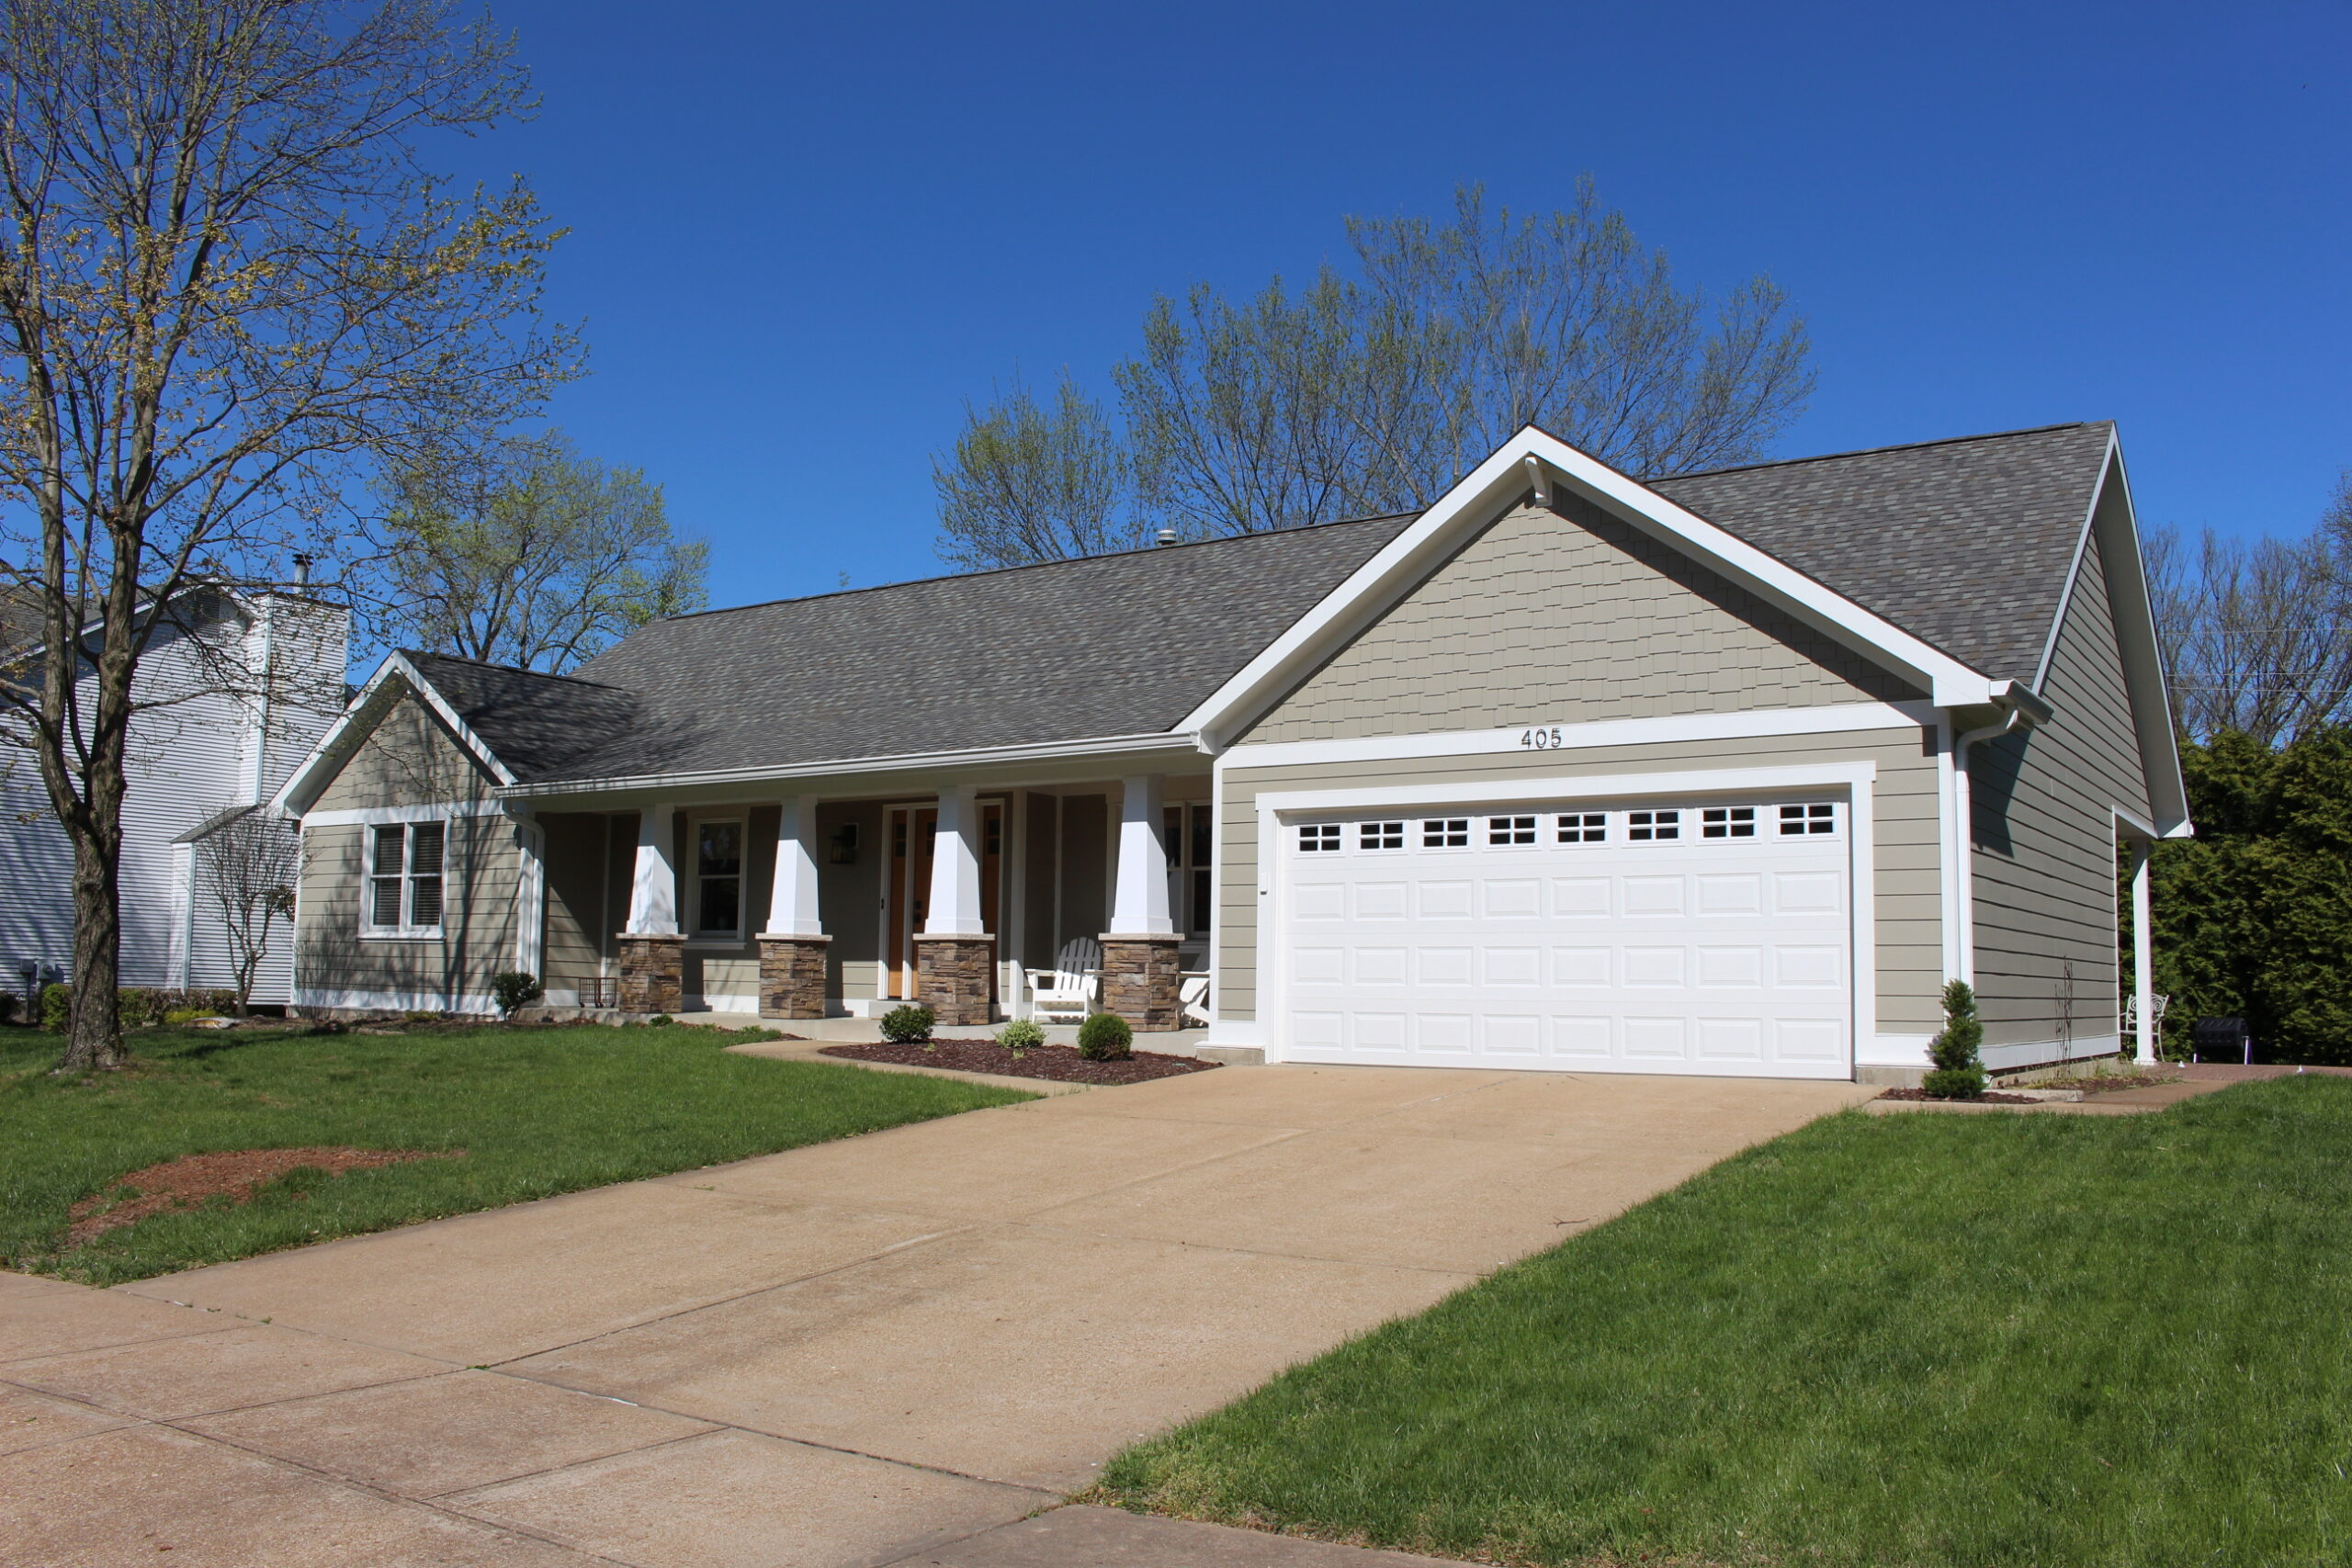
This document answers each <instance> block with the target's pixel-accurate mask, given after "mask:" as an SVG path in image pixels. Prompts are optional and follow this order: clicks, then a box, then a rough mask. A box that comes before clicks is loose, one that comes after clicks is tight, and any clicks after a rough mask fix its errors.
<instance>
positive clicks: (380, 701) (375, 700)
mask: <svg viewBox="0 0 2352 1568" xmlns="http://www.w3.org/2000/svg"><path fill="white" fill-rule="evenodd" d="M395 681H397V682H401V685H403V686H404V687H406V688H407V689H408V690H409V691H410V692H412V693H413V694H415V695H416V696H417V697H418V698H419V699H420V700H421V701H423V702H424V705H426V706H427V707H428V708H430V709H432V710H433V714H434V716H435V717H436V718H438V719H440V721H441V722H442V723H443V724H444V725H445V726H447V728H448V730H449V732H450V734H452V735H454V736H456V737H457V739H458V744H459V745H461V746H463V747H464V748H465V749H466V750H468V751H469V752H471V753H472V754H473V757H474V759H475V760H476V761H479V762H481V765H482V766H483V767H485V768H487V769H489V770H490V774H491V776H492V778H494V779H496V780H497V781H498V782H499V783H500V784H513V783H514V782H515V774H514V772H513V771H512V770H511V769H509V768H508V767H507V766H506V764H505V763H503V762H502V761H499V760H498V754H497V753H496V752H494V751H492V750H491V749H490V747H489V745H488V743H486V742H485V741H484V740H483V739H481V736H479V735H476V734H475V733H474V732H473V730H472V728H470V727H469V725H468V724H467V723H466V721H465V720H464V719H461V718H459V717H458V713H457V710H456V709H455V708H452V707H451V706H450V705H449V703H448V699H447V698H446V697H444V696H442V694H440V693H439V692H437V691H435V689H434V687H433V682H430V681H428V680H426V679H425V678H424V674H423V673H422V672H421V671H418V669H417V668H416V666H415V665H413V664H412V663H410V662H409V661H408V660H407V659H406V658H405V657H404V656H402V655H401V654H398V653H393V654H390V655H387V656H386V658H385V660H384V662H383V663H381V664H379V665H378V666H377V667H376V672H375V673H374V674H373V675H370V676H368V683H367V684H366V685H364V686H362V687H360V688H359V694H358V695H357V696H356V697H354V698H352V699H351V701H350V703H349V704H348V705H345V708H344V710H343V712H342V713H341V714H340V715H338V716H336V718H335V721H334V724H332V725H330V726H329V727H328V728H327V732H326V733H325V734H324V735H322V736H320V737H319V740H318V744H317V745H315V746H313V747H311V750H310V753H309V754H308V755H307V756H305V757H304V758H303V759H302V761H301V762H300V765H298V766H297V767H296V768H295V770H294V771H293V772H292V773H288V775H287V777H286V783H285V784H283V785H282V786H280V787H279V789H278V792H277V795H275V796H274V797H272V799H271V800H270V803H269V809H270V811H271V813H272V814H273V815H275V816H278V817H300V816H301V815H302V813H303V810H304V808H305V807H308V806H309V805H310V803H311V801H313V800H316V799H317V798H318V797H319V795H320V793H321V792H322V791H323V790H324V789H325V788H326V786H327V785H328V784H330V783H331V782H333V780H334V775H335V773H336V772H337V771H338V770H340V768H341V767H342V765H343V763H344V762H345V761H346V760H347V759H345V758H344V757H343V756H342V755H341V751H342V749H343V747H344V746H345V743H346V742H353V743H356V741H357V740H358V739H360V738H361V737H362V736H364V735H365V733H366V732H367V731H368V729H371V728H374V727H375V725H376V724H377V722H378V721H379V719H381V717H382V716H383V710H384V707H385V706H387V705H389V704H390V702H391V701H392V700H393V699H395V698H397V697H398V695H399V693H397V692H393V693H389V694H388V693H387V692H386V691H385V688H386V687H387V686H389V685H390V684H391V683H392V682H395Z"/></svg>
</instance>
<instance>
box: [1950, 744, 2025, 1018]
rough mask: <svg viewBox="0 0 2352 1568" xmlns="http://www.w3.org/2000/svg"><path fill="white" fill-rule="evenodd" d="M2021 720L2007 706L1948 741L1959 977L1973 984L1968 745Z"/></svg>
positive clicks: (1972, 853) (1973, 821)
mask: <svg viewBox="0 0 2352 1568" xmlns="http://www.w3.org/2000/svg"><path fill="white" fill-rule="evenodd" d="M2024 721H2025V710H2024V709H2022V708H2014V707H2013V708H2011V709H2009V711H2008V712H2007V713H2006V714H2004V715H2002V716H2001V722H2000V723H1998V724H1988V725H1986V726H1985V728H1982V729H1971V730H1967V731H1964V732H1963V733H1962V734H1961V735H1959V736H1957V737H1955V738H1954V739H1953V740H1952V743H1951V772H1952V780H1951V787H1952V796H1953V799H1952V839H1953V843H1952V866H1953V870H1954V873H1955V880H1956V881H1958V883H1959V884H1960V977H1961V978H1962V980H1965V981H1966V982H1968V984H1969V985H1970V987H1974V986H1975V984H1976V803H1975V794H1974V791H1973V789H1972V788H1971V786H1970V784H1969V780H1968V751H1969V748H1970V747H1972V746H1973V745H1975V744H1976V743H1977V742H1978V741H1979V740H1993V739H1998V738H1999V737H2001V736H2004V735H2007V734H2008V733H2009V732H2010V731H2011V730H2013V729H2015V728H2018V725H2020V724H2022V723H2023V722H2024Z"/></svg>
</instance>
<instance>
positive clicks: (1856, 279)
mask: <svg viewBox="0 0 2352 1568" xmlns="http://www.w3.org/2000/svg"><path fill="white" fill-rule="evenodd" d="M497 15H498V17H499V20H500V21H501V22H502V24H504V25H507V26H511V27H513V28H515V29H516V30H517V31H518V32H519V33H520V35H521V45H522V54H523V57H524V58H525V59H526V61H527V62H529V63H530V65H531V66H532V68H533V70H534V73H535V76H536V80H537V86H538V88H539V90H540V92H541V93H542V95H543V96H544V98H545V107H544V110H543V112H542V113H541V115H540V116H539V118H537V120H535V121H534V122H532V123H530V124H528V125H526V126H522V127H519V128H515V129H510V130H502V131H500V132H498V133H496V134H494V135H492V136H491V137H488V138H485V139H483V140H481V141H475V142H471V143H467V144H465V145H463V146H461V147H460V148H458V150H457V152H456V154H455V158H454V161H452V162H451V163H450V164H449V166H451V167H452V168H454V169H458V170H461V171H462V172H464V173H465V174H468V175H489V176H493V177H494V176H498V175H503V174H505V173H508V172H513V171H519V172H522V173H524V174H526V175H528V176H529V178H530V179H531V181H532V182H533V184H534V185H535V186H537V189H538V190H539V192H540V194H541V197H542V198H543V200H544V201H545V203H546V205H547V207H548V210H549V213H550V215H551V216H552V217H553V218H554V219H555V220H557V221H560V222H561V223H564V224H567V225H569V226H570V227H571V231H572V232H571V237H570V238H569V239H568V240H567V241H566V242H565V243H563V244H562V245H561V246H560V248H559V250H558V252H557V254H556V257H555V260H554V262H553V267H552V279H551V284H552V287H551V289H550V303H551V304H552V306H553V308H554V310H556V312H557V313H559V314H560V315H561V316H563V317H566V318H568V319H571V320H574V321H584V323H585V329H586V333H587V336H588V339H589V342H590V344H591V346H592V349H593V355H594V361H593V362H594V375H593V376H592V377H591V378H588V379H586V380H584V381H582V382H580V383H578V384H575V385H573V386H571V387H568V388H566V389H563V390H562V391H561V392H560V394H559V396H558V398H557V400H556V402H555V404H554V407H553V409H552V411H551V416H552V418H553V419H554V420H555V421H556V422H557V423H560V424H562V425H563V426H564V427H565V428H566V429H568V430H569V431H570V432H571V434H573V435H574V436H575V437H576V438H577V439H578V440H579V441H580V442H581V443H582V446H584V447H586V448H587V449H588V450H589V451H591V452H593V453H594V454H596V455H598V456H600V457H605V458H606V459H608V460H611V461H616V462H623V463H630V464H636V465H639V466H641V467H643V468H646V469H647V470H648V472H649V473H650V476H651V477H652V478H653V479H657V480H659V481H660V482H661V483H662V485H663V486H665V487H666V490H667V492H668V495H669V501H670V508H671V515H672V518H673V522H675V523H676V524H677V525H680V526H681V527H682V528H684V529H685V530H687V531H690V532H695V533H699V534H701V535H703V536H706V537H707V538H708V539H709V540H710V541H711V544H712V550H713V572H712V578H713V581H712V592H713V601H714V603H716V604H738V603H744V602H748V601H751V600H756V599H763V598H773V597H779V596H784V595H788V594H796V593H808V592H824V591H828V590H831V588H833V587H834V586H836V584H837V583H838V581H840V576H841V574H842V573H844V572H846V573H847V574H849V577H850V580H851V581H852V582H853V583H854V584H856V585H860V586H864V585H869V584H872V583H876V582H884V581H896V580H899V579H902V578H907V577H915V576H924V575H929V574H931V573H933V572H935V571H938V570H942V569H941V568H940V567H939V566H938V564H937V562H936V560H935V558H934V557H933V555H932V550H931V541H932V538H933V531H934V525H935V518H934V513H933V498H932V491H931V485H930V468H929V455H930V454H931V453H932V452H933V451H935V450H939V449H942V448H944V447H945V446H947V445H948V444H949V443H950V442H951V441H952V439H953V437H954V435H955V433H956V428H957V425H958V423H959V422H960V419H961V415H962V410H963V404H964V401H965V400H966V399H967V398H970V399H981V398H985V397H986V395H987V394H988V392H989V388H990V385H991V383H992V382H993V381H996V380H1000V379H1001V378H1005V377H1007V376H1008V375H1009V374H1010V373H1012V371H1013V370H1014V369H1015V368H1016V367H1018V369H1019V370H1020V371H1021V372H1023V374H1025V375H1026V376H1028V377H1029V378H1032V379H1034V380H1050V379H1051V378H1053V376H1054V375H1055V374H1056V373H1057V371H1058V370H1059V368H1060V367H1062V366H1064V365H1067V366H1069V367H1070V368H1071V369H1072V370H1073V371H1075V372H1076V373H1078V374H1079V375H1080V378H1082V379H1085V380H1087V381H1089V382H1091V383H1092V384H1093V385H1094V386H1096V387H1097V388H1098V389H1101V390H1103V391H1104V392H1106V393H1107V392H1108V390H1109V387H1108V378H1107V375H1106V372H1107V369H1108V367H1109V366H1110V365H1111V364H1112V363H1113V362H1114V361H1115V360H1116V359H1118V358H1119V357H1121V356H1123V355H1126V354H1127V353H1129V352H1131V351H1132V348H1133V346H1134V344H1135V342H1136V323H1137V321H1138V319H1139V318H1140V315H1141V313H1142V310H1143V309H1144V307H1145V305H1146V303H1147V302H1148V300H1149V299H1150V297H1151V296H1152V295H1153V293H1154V292H1156V291H1165V292H1170V293H1174V292H1178V291H1180V290H1182V288H1184V287H1186V286H1187V285H1188V284H1190V283H1192V282H1193V281H1194V280H1196V279H1205V280H1207V281H1210V282H1213V283H1216V284H1218V285H1220V286H1223V287H1226V288H1231V289H1252V288H1257V287H1259V286H1261V285H1262V284H1263V283H1264V281H1265V280H1266V279H1267V277H1268V276H1271V275H1272V274H1274V273H1276V272H1281V273H1283V274H1285V275H1290V276H1302V275H1305V274H1306V273H1308V272H1311V271H1312V270H1313V269H1314V267H1315V266H1316V265H1317V264H1318V263H1320V262H1322V261H1323V260H1325V259H1327V258H1329V259H1337V256H1338V254H1339V251H1340V246H1341V234H1340V217H1341V215H1342V214H1345V213H1351V212H1355V213H1366V214H1373V213H1397V212H1418V213H1430V214H1436V213H1438V212H1440V211H1442V209H1444V208H1445V207H1446V206H1447V205H1448V203H1449V202H1450V200H1451V196H1452V192H1453V187H1454V186H1455V185H1456V183H1457V182H1462V181H1471V180H1482V181H1484V182H1486V184H1487V187H1488V189H1489V192H1490V194H1491V195H1492V197H1495V198H1497V199H1498V200H1501V201H1503V202H1506V203H1508V204H1510V206H1512V207H1514V208H1524V209H1546V208H1550V207H1554V206H1559V205H1565V204H1566V199H1567V197H1568V196H1569V195H1570V193H1571V191H1572V189H1573V186H1574V182H1575V180H1576V178H1577V175H1578V174H1579V173H1581V172H1586V171H1589V172H1590V173H1591V174H1592V175H1594V176H1595V177H1596V178H1597V179H1598V180H1599V182H1600V194H1601V197H1602V199H1603V200H1604V201H1605V202H1608V203H1611V204H1613V205H1616V206H1618V207H1621V208H1623V209H1624V211H1625V212H1626V214H1627V215H1628V217H1629V218H1630V219H1631V220H1632V221H1633V223H1634V228H1635V231H1636V232H1637V233H1639V234H1640V236H1641V237H1642V238H1643V239H1644V240H1645V242H1646V243H1651V244H1656V245H1663V246H1665V247H1666V248H1667V250H1668V253H1669V254H1670V255H1671V256H1672V257H1673V259H1674V262H1675V265H1676V267H1677V269H1678V272H1679V275H1680V276H1681V277H1682V279H1683V281H1684V282H1686V283H1690V282H1694V281H1695V282H1702V283H1705V284H1707V285H1709V286H1710V287H1711V288H1718V289H1719V288H1724V287H1726V286H1728V285H1731V284H1733V283H1736V282H1737V281H1738V280H1740V279H1741V278H1743V277H1745V276H1748V275H1749V274H1751V273H1755V272H1758V271H1765V272H1770V273H1771V274H1772V275H1773V276H1775V277H1776V278H1778V279H1779V280H1780V282H1781V284H1782V285H1783V286H1784V287H1785V288H1787V289H1788V290H1789V291H1790V293H1791V294H1792V297H1793V298H1794V300H1795V302H1796V303H1797V305H1798V306H1799V307H1800V308H1801V309H1802V310H1804V313H1805V314H1806V316H1807V317H1808V318H1809V320H1810V321H1811V325H1812V331H1813V334H1814V341H1815V363H1816V366H1817V367H1818V370H1819V373H1820V378H1821V389H1820V392H1819V394H1818V396H1817V397H1816V398H1815V400H1814V403H1813V405H1812V409H1811V411H1810V412H1808V413H1807V414H1806V415H1805V417H1804V419H1803V420H1802V421H1800V422H1799V423H1798V424H1797V425H1796V426H1795V427H1794V428H1793V429H1792V431H1791V432H1790V433H1789V434H1787V435H1786V436H1785V437H1784V438H1783V439H1782V441H1781V446H1780V454H1779V455H1781V456H1791V457H1794V456H1803V455H1805V454H1809V453H1815V452H1826V451H1836V450H1841V449H1845V448H1849V447H1855V446H1877V445H1882V444H1885V443H1889V442H1898V441H1911V440H1922V439H1932V438H1936V437H1939V436H1947V435H1957V434H1970V433H1974V432H1979V431H1986V430H1997V429H2007V428H2012V427H2017V426H2023V425H2032V424H2040V423H2052V422H2055V421H2059V420H2067V419H2077V418H2113V419H2116V420H2118V421H2120V423H2121V425H2122V430H2123V439H2124V450H2125V455H2126V457H2127V460H2128V461H2129V462H2130V464H2131V475H2132V482H2133V487H2134V491H2135V494H2136V495H2137V497H2138V499H2139V502H2140V508H2141V514H2142V518H2143V522H2146V523H2148V524H2151V525H2154V524H2163V523H2177V524H2184V525H2190V526H2198V525H2206V524H2211V525H2214V526H2216V527H2219V528H2222V529H2224V530H2227V531H2232V532H2270V533H2285V532H2300V531H2301V530H2302V529H2304V528H2305V527H2307V526H2308V525H2309V524H2310V522H2311V521H2312V518H2313V517H2314V516H2315V515H2316V514H2317V513H2318V512H2319V510H2320V508H2321V507H2322V505H2323V504H2324V502H2325V501H2326V498H2327V495H2328V493H2329V491H2330V490H2331V489H2332V487H2333V486H2334V484H2335V479H2336V475H2337V472H2338V470H2339V469H2340V468H2345V467H2346V466H2352V418H2347V415H2352V391H2348V390H2347V384H2346V374H2345V372H2346V367H2347V364H2348V363H2352V300H2347V295H2346V277H2347V271H2346V262H2347V259H2352V209H2347V203H2346V194H2347V175H2352V168H2347V164H2348V163H2352V159H2347V152H2352V120H2347V116H2346V97H2347V87H2346V83H2347V71H2346V67H2347V64H2352V49H2347V44H2352V9H2347V8H2346V6H2343V5H2341V4H2332V5H2303V6H2226V7H2224V6H2193V7H2192V6H2165V5H2145V4H2143V5H2135V6H2065V5H2058V6H2049V5H2036V6H1970V7H1928V6H1885V5H1883V4H1880V5H1871V6H1809V5H1802V4H1793V5H1781V6H1752V5H1751V6H1729V5H1723V6H1698V5H1691V6H1606V7H1603V6H1571V5H1553V6H1502V5H1496V6H1481V5H1476V4H1468V5H1461V4H1457V5H1450V6H1430V5H1426V4H1422V5H1397V6H1385V5H1365V4H1359V5H1355V6H1348V7H1345V8H1342V7H1339V6H1285V5H1281V4H1275V3H1263V4H1258V5H1250V6H1188V7H1180V8H1166V7H1156V8H1149V9H1147V8H1144V7H1131V6H1099V5H1098V6H1021V5H1001V6H954V7H945V6H941V7H931V6H824V7H820V6H805V5H791V6H776V5H739V4H718V3H691V4H683V5H680V4H673V5H669V6H647V5H644V4H642V3H641V0H640V3H639V4H633V5H624V4H619V3H617V0H561V3H557V0H524V3H519V4H508V5H505V6H501V7H499V9H498V12H497Z"/></svg>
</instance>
